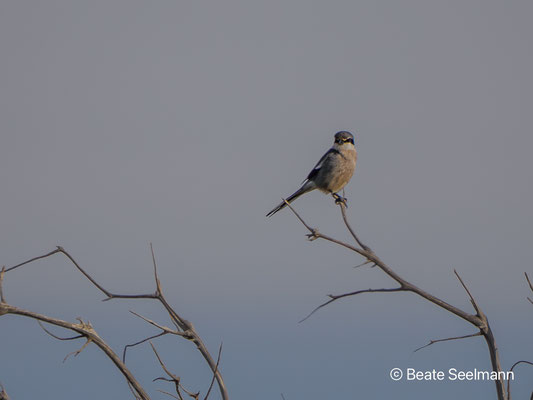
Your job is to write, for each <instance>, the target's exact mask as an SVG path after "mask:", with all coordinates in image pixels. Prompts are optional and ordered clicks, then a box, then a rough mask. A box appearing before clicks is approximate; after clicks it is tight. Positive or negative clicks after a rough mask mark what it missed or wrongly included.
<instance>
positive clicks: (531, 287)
mask: <svg viewBox="0 0 533 400" xmlns="http://www.w3.org/2000/svg"><path fill="white" fill-rule="evenodd" d="M524 275H525V276H526V280H527V283H528V285H529V288H530V289H531V291H532V292H533V285H532V284H531V281H530V280H529V276H528V275H527V272H524ZM0 282H1V279H0ZM527 299H528V300H529V302H530V303H531V304H533V300H531V297H528V298H527Z"/></svg>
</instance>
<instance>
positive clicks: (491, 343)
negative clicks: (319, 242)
mask: <svg viewBox="0 0 533 400" xmlns="http://www.w3.org/2000/svg"><path fill="white" fill-rule="evenodd" d="M337 203H339V204H340V207H341V212H342V216H343V219H344V220H345V223H346V227H347V229H348V230H349V231H350V233H352V236H353V237H354V239H355V241H356V242H357V243H358V244H359V245H360V246H361V247H362V248H361V249H359V248H357V247H354V246H351V245H349V244H348V243H345V242H342V241H339V240H336V239H334V238H331V237H329V236H327V235H324V234H322V233H319V232H318V230H317V229H314V228H311V227H310V226H309V225H308V224H307V223H306V222H305V221H304V220H303V218H301V217H300V216H299V215H298V213H297V212H296V211H295V210H294V208H293V207H291V206H290V205H288V204H287V205H288V206H289V208H290V209H291V211H292V212H293V213H294V214H295V215H296V217H297V218H298V219H299V220H300V222H302V224H303V225H304V226H305V228H306V229H307V230H308V231H309V232H310V234H309V235H308V237H309V238H310V239H312V240H314V239H319V238H320V239H324V240H327V241H330V242H332V243H336V244H338V245H340V246H343V247H345V248H347V249H350V250H352V251H354V252H356V253H357V254H359V255H361V256H363V257H364V258H365V259H366V261H370V262H372V263H374V264H375V265H376V266H377V267H378V268H379V269H381V270H382V271H383V272H384V273H385V274H386V275H388V276H389V277H390V278H392V279H394V280H395V281H396V282H397V283H398V284H399V285H400V288H397V289H384V290H381V291H384V292H391V291H397V292H399V291H410V292H413V293H415V294H417V295H418V296H420V297H422V298H424V299H426V300H428V301H429V302H431V303H433V304H435V305H437V306H439V307H441V308H443V309H444V310H446V311H448V312H450V313H452V314H454V315H456V316H458V317H460V318H462V319H463V320H465V321H467V322H469V323H470V324H472V325H474V326H475V327H477V328H478V329H479V330H480V333H481V335H482V336H483V338H484V339H485V342H486V343H487V347H488V349H489V353H490V359H491V364H492V368H493V370H494V371H496V372H500V371H501V364H500V359H499V354H498V348H497V346H496V341H495V339H494V335H493V332H492V330H491V329H490V326H489V323H488V320H487V317H486V316H485V315H484V314H483V312H482V311H481V309H480V307H479V306H478V304H477V303H476V301H475V299H474V297H473V296H472V294H471V293H470V291H469V290H468V288H467V287H466V285H465V284H464V282H463V281H462V279H461V277H460V276H459V275H458V273H457V271H455V275H456V276H457V278H458V279H459V281H460V282H461V284H462V285H463V288H464V289H465V290H466V292H467V293H468V295H469V297H470V300H471V302H472V305H473V307H474V308H475V310H476V312H477V315H472V314H470V313H468V312H466V311H464V310H462V309H460V308H457V307H455V306H453V305H451V304H449V303H447V302H445V301H443V300H441V299H439V298H438V297H436V296H433V295H432V294H430V293H428V292H426V291H425V290H422V289H421V288H419V287H418V286H416V285H413V284H412V283H411V282H408V281H407V280H405V279H403V278H402V277H401V276H400V275H398V274H397V273H396V272H395V271H394V270H392V269H391V268H390V267H389V266H388V265H387V264H386V263H384V262H383V261H382V260H381V259H380V258H379V257H378V256H377V255H376V254H375V253H374V252H373V251H372V250H371V249H370V248H369V247H367V246H365V245H364V244H363V243H362V242H361V241H360V240H359V238H358V236H357V235H354V231H353V229H351V226H350V224H349V223H347V218H346V214H345V213H344V208H343V204H342V202H337ZM371 291H378V290H367V291H357V292H352V293H346V294H345V295H341V296H339V297H337V298H341V297H343V296H352V295H355V294H358V293H365V292H371ZM330 297H331V296H330ZM337 298H333V297H331V300H329V301H328V302H326V303H324V304H322V305H320V306H319V307H317V308H315V309H314V310H313V311H312V312H311V313H310V314H309V315H308V316H307V317H306V318H304V319H303V320H302V321H304V320H305V319H307V318H309V317H310V316H311V315H313V314H314V313H315V312H316V311H317V310H318V309H320V308H322V307H325V306H326V305H328V304H330V303H332V302H333V301H335V300H337ZM532 303H533V301H532ZM302 321H300V322H302ZM495 385H496V391H497V393H498V399H499V400H506V399H507V396H506V392H505V385H504V382H503V380H502V379H499V380H497V381H495Z"/></svg>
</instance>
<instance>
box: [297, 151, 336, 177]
mask: <svg viewBox="0 0 533 400" xmlns="http://www.w3.org/2000/svg"><path fill="white" fill-rule="evenodd" d="M332 154H340V151H339V150H337V149H334V148H333V147H332V148H331V149H329V150H328V151H326V154H324V155H323V156H322V158H320V160H318V162H317V163H316V165H315V167H314V168H313V170H312V171H311V172H309V175H307V178H305V179H304V180H303V182H305V181H310V180H313V178H314V177H315V176H316V174H318V171H320V168H322V165H324V162H325V161H326V160H327V159H328V157H329V156H330V155H332ZM303 182H302V183H303Z"/></svg>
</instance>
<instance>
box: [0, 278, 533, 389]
mask: <svg viewBox="0 0 533 400" xmlns="http://www.w3.org/2000/svg"><path fill="white" fill-rule="evenodd" d="M524 275H525V276H526V280H527V283H528V285H529V288H530V289H531V291H532V292H533V285H532V284H531V281H530V280H529V276H528V275H527V272H524ZM1 282H2V279H0V290H1V289H2V286H1ZM527 299H528V300H529V302H530V303H531V304H533V300H531V297H528V298H527ZM532 396H533V394H532Z"/></svg>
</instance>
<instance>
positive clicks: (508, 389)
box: [507, 275, 533, 400]
mask: <svg viewBox="0 0 533 400" xmlns="http://www.w3.org/2000/svg"><path fill="white" fill-rule="evenodd" d="M526 277H527V275H526ZM528 281H529V280H528ZM532 290H533V289H532ZM520 364H528V365H533V363H532V362H531V361H525V360H520V361H517V362H515V363H514V364H513V366H512V367H511V369H509V372H513V369H514V368H515V367H516V366H518V365H520ZM531 395H532V396H533V393H532V394H531ZM507 399H508V400H511V379H509V380H508V381H507Z"/></svg>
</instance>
